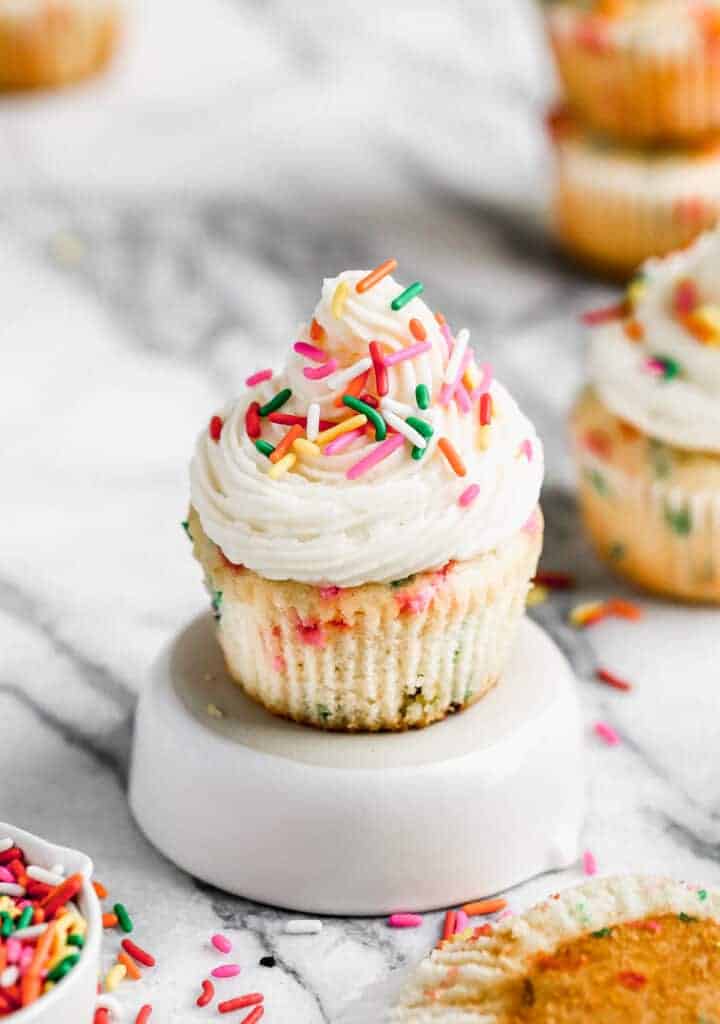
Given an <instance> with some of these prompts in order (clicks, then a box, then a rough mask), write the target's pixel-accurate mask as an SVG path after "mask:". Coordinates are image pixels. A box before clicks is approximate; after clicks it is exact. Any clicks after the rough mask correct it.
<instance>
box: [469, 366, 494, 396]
mask: <svg viewBox="0 0 720 1024" xmlns="http://www.w3.org/2000/svg"><path fill="white" fill-rule="evenodd" d="M478 369H479V370H480V373H481V375H482V379H481V381H480V383H479V384H477V385H476V386H475V387H474V388H473V389H472V391H471V392H470V401H471V402H474V401H476V400H477V399H478V398H479V397H480V395H482V394H483V392H485V391H489V390H490V388H491V387H492V382H493V368H492V366H491V365H490V363H480V365H479V366H478Z"/></svg>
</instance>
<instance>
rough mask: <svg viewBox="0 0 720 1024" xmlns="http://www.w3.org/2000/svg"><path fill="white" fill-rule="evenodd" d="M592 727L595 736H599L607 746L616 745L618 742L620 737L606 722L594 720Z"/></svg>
mask: <svg viewBox="0 0 720 1024" xmlns="http://www.w3.org/2000/svg"><path fill="white" fill-rule="evenodd" d="M593 728H594V730H595V734H596V736H599V737H600V739H601V740H603V741H604V742H605V743H607V745H608V746H609V747H616V746H617V745H618V744H619V743H620V737H619V736H618V734H617V733H616V732H615V730H614V729H613V727H612V726H611V725H608V724H607V722H596V723H595V725H594V727H593Z"/></svg>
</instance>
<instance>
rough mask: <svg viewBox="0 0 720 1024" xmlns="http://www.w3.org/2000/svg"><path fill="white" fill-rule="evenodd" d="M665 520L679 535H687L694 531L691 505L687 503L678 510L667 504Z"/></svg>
mask: <svg viewBox="0 0 720 1024" xmlns="http://www.w3.org/2000/svg"><path fill="white" fill-rule="evenodd" d="M665 522H666V523H667V525H668V526H669V527H670V529H671V530H672V531H673V533H676V534H677V535H678V537H687V536H688V534H690V533H692V528H693V523H692V514H691V512H690V506H689V505H686V506H685V508H681V509H677V511H676V510H675V509H673V508H671V507H670V505H668V504H666V505H665Z"/></svg>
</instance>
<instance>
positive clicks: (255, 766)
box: [130, 617, 585, 915]
mask: <svg viewBox="0 0 720 1024" xmlns="http://www.w3.org/2000/svg"><path fill="white" fill-rule="evenodd" d="M209 706H214V707H215V708H218V709H220V710H221V711H222V712H223V716H222V717H215V716H214V715H213V714H212V713H209V712H208V707H209ZM581 746H582V742H581V726H580V719H579V714H578V707H577V702H576V698H575V694H574V690H573V679H572V677H571V674H570V670H569V667H568V665H567V663H566V661H565V660H564V658H563V657H562V655H561V654H560V652H559V651H558V650H557V648H556V647H555V645H554V644H553V643H552V641H551V640H549V639H548V637H547V636H546V635H545V634H544V633H543V632H542V631H541V630H540V629H539V628H538V627H537V626H535V625H534V624H532V623H531V622H528V621H526V622H524V623H523V625H522V628H521V630H520V634H519V637H518V642H517V646H516V652H515V655H514V657H513V659H512V662H511V664H510V665H509V667H508V670H507V672H506V674H505V677H504V678H503V679H502V680H501V682H500V683H499V684H498V686H496V687H495V689H494V690H493V691H492V692H491V693H490V694H488V696H487V697H485V698H484V699H483V700H481V701H480V702H479V703H478V704H477V705H475V706H474V707H472V708H469V709H468V710H467V711H465V712H462V713H461V714H457V715H453V716H451V717H449V718H448V719H446V720H445V721H444V722H440V723H438V724H437V725H433V726H430V727H429V728H427V729H421V730H417V731H411V732H406V733H380V734H371V735H362V734H361V735H347V734H341V733H324V732H321V731H319V730H316V729H311V728H307V727H305V726H300V725H296V724H294V723H292V722H286V721H284V720H282V719H279V718H275V717H273V716H272V715H270V714H268V713H267V712H266V711H264V710H263V709H262V708H260V707H258V706H256V705H255V704H253V703H252V702H251V701H250V700H248V699H247V698H246V697H245V696H244V694H243V692H242V690H241V689H240V688H239V687H238V686H237V685H236V684H234V683H233V682H232V681H231V680H230V679H229V677H228V675H227V673H226V671H225V667H224V664H223V659H222V655H221V652H220V648H219V646H218V644H217V641H216V638H215V636H214V627H213V624H212V620H211V619H210V618H209V617H207V618H206V617H201V618H198V619H196V620H194V621H193V622H191V623H190V625H189V626H188V627H187V628H186V629H185V630H184V631H183V632H181V633H180V634H179V636H177V637H176V639H175V640H174V641H173V643H172V644H171V645H170V646H169V647H168V649H166V650H165V651H164V653H163V654H162V655H161V657H160V658H159V660H158V661H157V663H156V664H155V666H154V669H153V672H152V678H151V679H150V681H149V683H148V685H147V686H146V688H145V690H144V693H143V695H142V698H141V700H140V704H139V707H138V712H137V719H136V726H135V746H134V752H133V763H132V774H131V782H130V803H131V806H132V810H133V813H134V814H135V817H136V819H137V821H138V823H139V825H140V827H141V828H142V830H143V831H144V832H145V834H146V835H147V837H148V838H149V839H150V841H151V842H152V843H154V845H155V846H157V847H158V849H160V850H161V851H162V852H163V853H164V854H166V855H167V856H168V857H169V858H170V859H171V860H172V861H174V862H175V863H176V864H178V865H180V867H182V868H184V869H185V870H187V871H189V872H191V873H192V874H193V875H196V876H197V877H198V878H202V879H204V880H205V881H207V882H211V883H212V884H214V885H216V886H219V887H220V888H222V889H227V890H228V891H230V892H233V893H237V894H239V895H242V896H245V897H247V898H249V899H253V900H257V901H259V902H262V903H270V904H275V905H277V906H282V907H287V908H292V909H296V910H303V911H307V912H311V913H323V914H367V915H372V914H386V913H389V912H391V911H393V910H428V909H431V908H436V907H445V906H451V905H454V904H458V903H461V902H464V901H466V900H469V899H472V898H478V897H482V896H486V895H489V894H492V893H495V892H498V891H500V890H503V889H506V888H508V887H509V886H512V885H515V884H517V883H519V882H521V881H523V880H525V879H527V878H530V877H531V876H533V875H536V874H539V873H540V872H543V871H547V870H549V869H553V868H561V867H566V866H567V865H568V864H570V863H572V862H573V861H574V860H575V858H576V857H577V856H578V838H579V832H580V828H581V825H582V820H583V813H584V802H585V783H584V773H583V766H582V757H581Z"/></svg>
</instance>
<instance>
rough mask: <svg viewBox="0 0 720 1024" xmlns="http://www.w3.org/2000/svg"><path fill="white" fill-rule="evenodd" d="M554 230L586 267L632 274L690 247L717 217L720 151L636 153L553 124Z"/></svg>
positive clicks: (563, 123)
mask: <svg viewBox="0 0 720 1024" xmlns="http://www.w3.org/2000/svg"><path fill="white" fill-rule="evenodd" d="M552 126H553V137H554V142H555V149H556V157H557V159H556V185H555V199H554V225H555V231H556V233H557V235H558V238H559V239H560V241H561V242H562V243H563V245H565V246H566V247H567V248H568V249H569V250H570V252H571V253H573V254H574V255H575V256H576V257H578V258H579V259H580V260H582V261H583V262H585V263H589V264H590V265H592V266H593V267H595V268H597V269H600V270H602V271H605V272H610V273H612V274H620V275H627V274H631V273H632V272H633V271H634V270H635V269H636V268H637V267H638V266H639V265H640V264H641V263H643V262H644V261H645V260H646V259H648V258H650V257H652V256H663V255H665V254H666V253H669V252H672V251H673V250H675V249H679V248H683V247H684V246H686V245H688V244H689V243H690V242H691V241H692V240H693V239H694V238H695V237H696V236H697V235H699V234H700V233H701V232H702V231H704V230H706V229H707V228H709V227H712V226H713V225H714V224H715V223H716V222H717V220H718V217H720V149H718V148H717V147H709V146H708V147H704V148H703V149H701V150H690V151H687V152H684V153H680V152H668V151H652V152H649V151H642V150H640V151H634V150H628V149H626V148H623V147H618V146H613V145H611V144H609V143H607V142H606V141H604V140H601V139H598V138H596V137H593V136H590V135H588V134H587V133H584V132H582V131H581V130H579V129H578V128H577V125H576V124H575V123H574V122H572V121H571V120H568V119H567V117H564V116H561V117H555V118H553V122H552Z"/></svg>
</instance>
